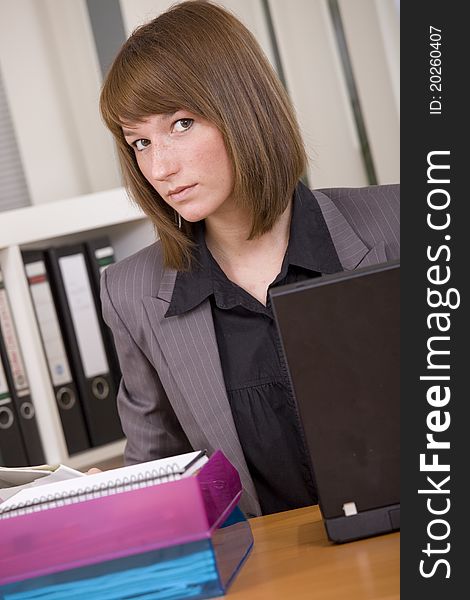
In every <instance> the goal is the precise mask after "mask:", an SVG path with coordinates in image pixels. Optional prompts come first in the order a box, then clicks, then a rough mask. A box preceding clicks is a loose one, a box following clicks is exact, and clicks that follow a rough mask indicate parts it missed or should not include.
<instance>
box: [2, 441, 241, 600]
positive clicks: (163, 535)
mask: <svg viewBox="0 0 470 600" xmlns="http://www.w3.org/2000/svg"><path fill="white" fill-rule="evenodd" d="M241 492H242V488H241V483H240V477H239V475H238V473H237V471H236V469H235V468H234V467H233V465H232V464H231V463H230V462H229V461H228V460H227V459H226V458H225V456H224V455H223V454H222V452H220V451H217V452H215V453H214V455H213V456H212V457H211V458H210V459H209V461H208V462H207V463H206V464H205V465H204V466H203V467H202V469H201V470H200V471H199V473H198V474H197V475H195V476H192V477H189V478H187V479H180V480H178V481H173V482H168V483H164V484H160V485H155V486H151V487H146V488H142V489H137V490H133V491H128V492H123V493H120V494H114V495H109V496H103V497H101V498H97V499H94V500H88V501H86V502H81V503H77V504H69V505H67V506H63V507H59V508H51V509H47V510H43V511H38V512H35V513H32V514H27V515H23V516H17V517H11V518H6V519H0V597H1V598H5V599H7V598H8V600H21V599H26V598H27V599H28V600H33V599H35V598H40V597H41V598H45V597H49V596H48V594H50V597H54V598H62V597H63V598H67V599H68V600H72V599H73V598H75V597H76V598H86V600H93V599H95V598H96V600H102V598H106V599H114V598H116V599H117V598H132V597H133V596H135V597H141V598H143V597H145V598H147V597H148V598H156V599H158V598H162V599H164V598H165V599H166V598H168V599H169V598H171V599H173V600H177V599H179V598H193V599H199V598H201V599H202V598H211V597H214V596H218V595H222V594H224V593H225V591H226V590H227V587H228V586H229V584H230V582H231V581H232V580H233V577H234V576H235V575H236V573H237V572H238V570H239V568H240V566H241V565H242V564H243V562H244V560H245V559H246V558H247V556H248V554H249V552H250V550H251V548H252V545H253V537H252V534H251V529H250V526H249V523H248V521H247V520H246V518H245V517H244V515H243V513H242V512H241V511H240V510H239V508H238V507H237V503H238V501H239V499H240V496H241Z"/></svg>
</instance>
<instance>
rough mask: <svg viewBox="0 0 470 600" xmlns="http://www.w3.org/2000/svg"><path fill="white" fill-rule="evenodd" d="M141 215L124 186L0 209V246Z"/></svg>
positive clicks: (123, 221)
mask: <svg viewBox="0 0 470 600" xmlns="http://www.w3.org/2000/svg"><path fill="white" fill-rule="evenodd" d="M145 218H146V217H145V215H144V214H143V213H142V212H141V210H140V209H138V208H137V207H136V206H135V205H134V204H133V203H132V202H131V200H130V199H129V197H128V196H127V194H126V192H125V190H124V188H116V189H113V190H107V191H105V192H98V193H95V194H86V195H84V196H78V197H76V198H69V199H67V200H60V201H59V202H49V203H47V204H40V205H37V206H28V207H26V208H18V209H16V210H9V211H6V212H3V213H1V212H0V249H1V248H6V247H8V246H14V245H16V246H21V245H26V244H31V243H34V242H39V241H43V240H49V239H52V238H55V237H63V236H66V235H70V234H75V233H80V232H82V231H88V230H92V229H99V228H102V227H110V226H112V225H118V224H120V223H129V222H131V221H138V220H143V219H145Z"/></svg>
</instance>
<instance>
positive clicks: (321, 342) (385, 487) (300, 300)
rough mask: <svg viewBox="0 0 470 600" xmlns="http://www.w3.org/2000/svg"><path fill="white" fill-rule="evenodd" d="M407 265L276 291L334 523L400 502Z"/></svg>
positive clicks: (324, 502)
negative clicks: (348, 511)
mask: <svg viewBox="0 0 470 600" xmlns="http://www.w3.org/2000/svg"><path fill="white" fill-rule="evenodd" d="M399 272H400V269H399V264H398V262H393V263H386V264H383V265H379V266H377V267H368V268H364V269H357V270H355V271H351V272H345V273H340V274H335V275H326V276H324V277H318V278H315V279H312V280H308V281H305V282H302V283H300V284H292V285H287V286H283V287H279V288H275V289H273V290H272V291H271V299H272V303H273V308H274V313H275V317H276V321H277V325H278V328H279V331H280V335H281V339H282V342H283V346H284V351H285V354H286V358H287V363H288V366H289V371H290V375H291V379H292V384H293V388H294V393H295V396H296V400H297V405H298V409H299V413H300V417H301V422H302V424H303V429H304V432H305V438H306V442H307V446H308V448H309V451H310V456H311V461H312V466H313V471H314V475H315V480H316V483H317V488H318V494H319V501H320V508H321V510H322V513H323V516H324V517H325V518H333V517H338V516H344V515H345V512H344V508H343V507H344V505H345V504H349V503H354V505H355V508H356V509H357V512H361V511H366V510H370V509H375V508H380V507H385V506H389V505H392V504H397V503H399V459H400V452H399V436H400V434H399V410H400V404H399V398H400V374H399V352H400V304H399V296H400V285H399V282H400V279H399Z"/></svg>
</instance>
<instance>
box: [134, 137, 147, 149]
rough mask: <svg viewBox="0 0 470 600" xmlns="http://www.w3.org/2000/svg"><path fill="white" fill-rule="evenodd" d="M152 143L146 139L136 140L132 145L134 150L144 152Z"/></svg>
mask: <svg viewBox="0 0 470 600" xmlns="http://www.w3.org/2000/svg"><path fill="white" fill-rule="evenodd" d="M149 143H150V141H149V140H146V139H144V138H142V139H140V140H136V141H135V142H134V143H133V144H132V145H133V146H134V148H135V149H136V150H137V151H138V152H141V151H142V150H144V149H145V148H147V146H148V145H149Z"/></svg>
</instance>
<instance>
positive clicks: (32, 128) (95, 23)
mask: <svg viewBox="0 0 470 600" xmlns="http://www.w3.org/2000/svg"><path fill="white" fill-rule="evenodd" d="M219 3H220V4H221V5H223V6H225V7H227V8H228V9H230V10H232V11H233V12H234V13H235V14H236V15H237V16H238V17H239V18H240V19H241V20H242V21H243V22H244V23H245V24H246V25H247V26H248V27H249V29H250V30H251V31H252V32H253V33H254V35H255V36H256V38H257V39H258V41H259V42H260V43H261V46H262V47H263V49H264V50H265V52H266V54H267V56H268V58H269V60H270V61H271V63H272V64H273V66H274V68H275V69H276V70H277V72H278V74H279V76H280V77H281V79H282V80H283V82H284V84H285V85H286V87H287V90H288V92H289V94H290V96H291V98H292V100H293V103H294V106H295V108H296V111H297V115H298V118H299V122H300V124H301V129H302V132H303V136H304V140H305V143H306V146H307V151H308V154H309V157H310V166H309V169H308V172H307V174H306V175H307V178H308V183H309V185H310V186H311V187H313V188H321V187H331V186H333V187H338V186H363V185H368V184H375V183H379V184H382V183H395V182H398V181H399V0H290V1H289V2H286V1H285V0H220V1H219ZM171 4H173V2H172V1H171V0H170V1H169V0H2V2H0V269H1V270H2V272H3V276H4V281H5V287H6V289H7V292H8V294H9V297H10V301H11V304H12V313H13V317H14V321H15V325H16V328H17V330H18V337H19V340H20V344H21V349H22V351H23V355H24V359H25V360H24V362H25V364H26V370H27V374H28V378H29V380H30V384H31V390H32V396H33V400H34V404H35V407H36V413H37V419H38V426H39V430H40V432H41V437H42V439H43V443H44V444H45V453H46V458H47V460H48V462H66V463H67V464H71V465H72V466H77V467H83V466H86V465H90V464H97V463H102V462H103V461H105V460H108V459H110V458H113V457H115V456H120V454H121V452H122V449H123V444H121V443H115V444H111V445H108V447H106V448H104V449H103V450H102V451H100V452H98V451H97V450H96V449H95V450H90V451H89V452H88V454H85V455H83V456H82V457H81V458H75V459H74V460H69V459H70V458H71V457H69V455H68V452H67V449H66V444H65V440H64V436H63V432H62V430H61V425H60V420H59V417H58V414H57V408H56V405H55V402H54V397H53V393H52V387H51V384H50V381H49V375H48V371H47V366H46V361H45V357H44V352H43V349H42V345H41V340H40V336H39V332H38V328H37V324H36V322H35V317H34V312H33V309H32V305H31V300H30V297H29V292H28V285H27V281H26V278H25V276H24V272H23V263H22V258H21V251H23V250H25V249H34V248H36V247H38V246H39V247H43V246H51V245H53V246H57V245H58V246H60V245H63V244H69V243H76V242H77V241H82V240H83V239H92V238H93V237H95V236H97V235H103V234H104V235H107V236H108V237H109V238H110V241H111V243H112V245H113V247H114V248H115V254H116V258H117V259H118V260H119V259H120V258H123V257H124V256H126V255H128V254H131V253H132V252H134V251H136V250H138V249H139V248H140V247H143V246H145V245H147V244H148V243H151V241H152V240H153V238H154V233H153V231H152V228H151V227H150V226H149V224H148V222H147V221H146V220H145V219H144V218H143V216H142V215H141V214H140V213H139V211H137V209H132V208H130V207H129V205H130V203H129V202H128V199H127V198H126V196H125V193H124V192H123V190H122V189H121V188H120V186H121V180H120V175H119V172H118V167H117V161H116V156H115V152H114V149H113V145H112V141H111V137H110V135H109V134H108V132H107V131H106V129H105V127H104V125H103V124H102V122H101V120H100V116H99V111H98V98H99V91H100V86H101V83H102V79H103V73H105V72H106V69H107V68H108V66H109V64H110V62H111V61H112V59H113V56H114V55H115V53H116V51H117V49H118V48H119V46H120V45H121V44H122V42H123V41H124V39H125V38H126V37H127V36H128V35H129V34H130V33H131V32H132V30H133V29H134V28H135V27H136V26H138V25H139V24H140V23H142V22H145V21H147V20H149V19H150V18H153V17H154V16H156V15H158V14H159V13H161V12H162V11H164V10H166V9H167V8H168V7H169V6H170V5H171ZM45 440H47V442H45Z"/></svg>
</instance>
